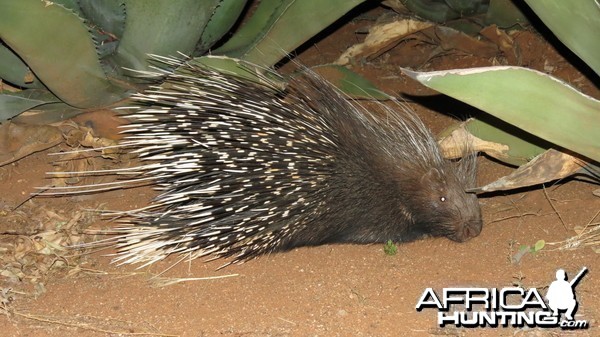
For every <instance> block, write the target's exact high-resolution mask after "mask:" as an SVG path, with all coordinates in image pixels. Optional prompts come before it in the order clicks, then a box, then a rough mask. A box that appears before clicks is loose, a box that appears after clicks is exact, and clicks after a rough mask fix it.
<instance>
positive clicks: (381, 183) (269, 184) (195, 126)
mask: <svg viewBox="0 0 600 337" xmlns="http://www.w3.org/2000/svg"><path fill="white" fill-rule="evenodd" d="M165 60H166V62H171V63H175V62H176V60H170V59H163V61H165ZM165 75H166V78H165V82H164V84H163V85H162V86H160V87H155V88H152V89H150V90H147V91H146V92H145V93H143V94H138V95H135V99H136V100H137V102H139V104H140V105H139V106H138V107H137V108H136V109H137V110H136V111H134V112H133V113H132V115H131V116H130V117H131V118H132V119H133V123H132V124H130V125H128V126H126V128H127V130H126V133H127V134H128V135H127V136H126V138H125V140H124V141H123V142H122V144H123V146H125V147H128V148H131V149H132V151H133V152H135V153H138V155H139V157H140V158H141V159H142V161H143V165H141V166H139V167H137V168H135V170H136V173H137V174H139V175H140V177H137V178H136V179H138V178H139V179H151V180H153V181H154V182H155V183H156V185H157V186H158V188H159V189H160V190H161V191H162V193H161V194H160V195H158V196H157V197H156V198H155V199H154V200H153V202H152V204H151V205H149V206H148V207H145V208H142V209H138V210H133V211H129V212H126V214H127V215H128V218H129V221H130V224H128V225H125V226H124V227H120V228H118V229H117V231H118V232H120V233H121V235H120V236H118V238H117V239H116V240H117V241H118V242H117V247H118V249H119V254H120V256H118V257H117V258H116V260H117V261H121V262H123V263H136V262H143V263H152V262H154V261H157V260H160V259H162V258H164V257H166V256H167V255H169V254H171V253H186V254H188V253H189V254H190V255H191V257H198V256H205V255H212V256H214V257H228V256H234V260H233V261H232V262H237V261H241V260H243V259H246V258H249V257H252V256H255V255H258V254H261V253H265V252H272V251H278V250H286V249H289V248H292V247H297V246H303V245H319V244H325V243H334V242H350V243H374V242H385V241H387V240H393V241H395V242H406V241H411V240H415V239H418V238H421V237H424V236H428V235H430V236H444V237H447V238H449V239H451V240H454V241H458V242H461V241H465V240H467V239H469V238H471V237H474V236H477V235H478V234H479V232H480V230H481V226H482V221H481V213H480V208H479V204H478V201H477V198H476V196H475V195H473V194H467V193H465V189H466V188H467V187H473V186H474V184H475V181H474V179H475V171H474V169H475V167H474V159H469V160H462V161H461V162H459V163H458V164H457V163H452V162H450V161H447V160H445V159H443V158H442V156H441V155H440V150H439V148H438V146H437V143H436V141H435V140H434V138H433V136H432V135H431V133H430V132H429V130H428V129H427V128H426V127H425V126H424V125H423V123H422V122H421V121H420V120H419V119H418V118H417V117H416V116H414V115H413V114H412V113H410V112H409V111H407V110H406V109H405V108H401V110H402V111H393V110H391V109H389V108H386V107H385V106H384V105H383V104H381V103H380V104H378V107H379V110H381V111H380V112H381V113H382V115H381V116H377V114H376V113H372V112H369V111H366V110H365V109H363V108H360V107H357V106H354V105H353V104H351V103H350V102H348V100H347V99H346V98H345V97H344V96H343V95H342V94H340V93H339V92H338V91H337V89H334V87H333V86H332V85H330V84H329V83H327V82H326V81H325V80H324V79H322V78H321V77H319V76H318V75H316V74H314V73H312V72H310V71H306V72H305V75H304V76H301V77H298V78H296V79H294V80H292V81H291V82H290V83H289V85H288V86H287V87H286V88H285V89H277V87H276V85H275V84H274V83H273V82H268V81H265V82H264V83H263V82H260V83H259V81H251V80H247V79H243V78H240V77H237V76H233V75H226V74H223V73H219V72H216V71H213V70H210V69H208V68H206V67H204V66H200V65H198V64H192V63H189V62H184V63H183V64H182V65H181V66H180V67H179V68H178V69H177V70H176V71H174V72H167V73H166V74H165ZM263 80H265V79H263ZM397 106H398V107H400V105H399V104H398V105H397Z"/></svg>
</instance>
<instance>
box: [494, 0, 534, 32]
mask: <svg viewBox="0 0 600 337" xmlns="http://www.w3.org/2000/svg"><path fill="white" fill-rule="evenodd" d="M485 23H486V24H488V25H491V24H495V25H497V26H498V27H500V28H505V29H506V28H511V27H513V26H515V25H517V24H520V25H525V24H528V23H529V20H527V17H526V16H525V14H523V12H521V10H520V9H519V6H517V5H516V4H515V2H514V1H512V0H490V7H489V8H488V11H487V12H486V14H485Z"/></svg>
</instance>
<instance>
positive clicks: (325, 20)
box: [0, 0, 364, 124]
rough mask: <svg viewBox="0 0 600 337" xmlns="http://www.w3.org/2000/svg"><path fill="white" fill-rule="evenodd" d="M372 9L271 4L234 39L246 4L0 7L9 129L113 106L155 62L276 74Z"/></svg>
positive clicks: (267, 0) (58, 2) (116, 1)
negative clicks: (353, 14)
mask: <svg viewBox="0 0 600 337" xmlns="http://www.w3.org/2000/svg"><path fill="white" fill-rule="evenodd" d="M363 1H364V0H332V1H326V2H323V1H317V0H302V1H298V0H263V1H261V2H260V3H259V5H258V6H257V8H255V9H254V10H253V15H252V16H251V17H250V18H248V19H247V20H246V22H245V23H244V24H243V25H242V26H241V28H240V29H238V30H236V31H235V34H233V35H232V36H228V35H227V34H228V33H229V32H230V30H231V28H232V27H233V26H234V24H235V23H236V22H237V21H238V20H239V18H240V15H241V13H242V12H243V10H244V8H245V7H246V6H247V4H246V2H247V1H246V0H203V1H197V0H181V1H177V2H172V1H166V0H144V1H138V0H107V1H93V0H55V1H40V0H19V1H12V0H0V79H1V80H2V81H3V82H5V83H8V84H10V87H11V88H17V89H18V90H11V91H2V92H1V93H0V121H3V120H7V119H11V118H14V117H15V116H17V115H19V114H21V113H22V112H24V111H29V113H28V114H27V116H20V119H22V120H25V119H28V120H29V121H33V122H35V123H37V124H47V123H49V122H52V121H56V120H60V119H64V118H67V117H70V116H73V115H76V114H78V113H81V112H82V111H85V110H93V109H98V108H102V107H109V106H112V105H114V104H115V103H117V102H119V101H121V100H123V99H126V98H127V97H128V96H129V95H130V93H131V92H133V91H137V90H140V89H141V88H143V87H144V85H146V84H147V83H145V82H144V81H142V80H140V79H139V77H137V76H135V75H136V71H143V70H148V69H149V67H151V65H152V62H151V61H150V56H149V55H151V54H156V55H163V56H175V55H177V54H183V55H186V56H192V57H198V56H201V55H204V54H206V53H207V52H208V51H209V50H212V52H211V54H213V55H215V54H216V55H226V56H231V57H236V58H240V59H243V60H247V61H250V62H253V63H256V64H258V65H261V66H266V67H268V66H272V65H273V64H275V63H276V62H277V61H279V60H280V59H281V58H282V57H284V56H285V55H287V53H289V52H291V51H292V50H294V49H295V48H297V47H298V46H299V45H300V44H302V43H303V42H305V41H306V40H308V39H309V38H311V37H312V36H313V35H315V34H316V33H317V32H319V31H321V30H322V29H323V28H325V27H326V26H328V25H330V24H331V23H332V22H334V21H335V20H337V19H338V18H339V17H341V16H342V15H343V14H345V13H346V12H348V11H349V10H350V9H352V8H353V7H355V6H356V5H358V4H359V3H361V2H363ZM307 13H309V14H310V15H308V14H307ZM315 13H316V14H315ZM215 46H218V47H217V48H215Z"/></svg>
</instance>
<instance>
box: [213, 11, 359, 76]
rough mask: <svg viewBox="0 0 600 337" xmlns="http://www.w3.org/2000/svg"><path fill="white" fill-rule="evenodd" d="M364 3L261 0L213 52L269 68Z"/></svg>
mask: <svg viewBox="0 0 600 337" xmlns="http://www.w3.org/2000/svg"><path fill="white" fill-rule="evenodd" d="M363 1H364V0H329V1H321V0H263V1H261V2H260V4H259V5H258V7H257V9H256V11H255V12H254V14H253V15H252V17H251V18H250V19H248V21H247V22H246V23H245V24H244V25H243V26H242V27H241V28H240V29H239V30H238V31H237V32H236V33H235V34H234V36H232V37H231V38H230V39H229V40H228V41H227V42H226V43H225V44H224V45H223V46H221V47H219V48H217V49H216V50H215V53H218V54H224V55H227V56H230V57H234V58H240V59H243V60H246V61H249V62H252V63H256V64H260V65H263V66H272V65H274V64H275V63H277V61H279V60H281V59H282V58H283V57H285V56H286V55H287V54H288V53H289V52H291V51H292V50H294V49H296V48H298V47H299V46H300V45H301V44H302V43H304V42H306V41H307V40H308V39H310V38H311V37H313V36H314V35H315V34H317V33H318V32H320V31H321V30H323V29H324V28H325V27H327V26H329V25H330V24H332V23H333V22H334V21H335V20H337V19H339V18H340V17H341V16H342V15H344V14H345V13H347V12H348V11H350V10H351V9H352V8H354V7H355V6H356V5H358V4H360V3H362V2H363Z"/></svg>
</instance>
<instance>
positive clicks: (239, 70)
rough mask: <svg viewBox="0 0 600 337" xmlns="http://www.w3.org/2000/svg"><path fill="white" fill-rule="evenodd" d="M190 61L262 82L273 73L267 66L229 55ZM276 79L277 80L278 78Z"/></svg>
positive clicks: (198, 58) (202, 57) (204, 57)
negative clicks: (258, 65) (259, 66)
mask: <svg viewBox="0 0 600 337" xmlns="http://www.w3.org/2000/svg"><path fill="white" fill-rule="evenodd" d="M189 62H191V63H198V64H202V65H203V66H207V67H209V68H212V69H214V70H216V71H218V72H220V73H226V74H231V75H235V76H238V77H241V78H243V79H246V80H250V81H254V82H261V81H262V80H263V78H264V77H265V76H269V75H270V74H273V72H271V71H267V70H266V69H265V68H257V67H256V65H254V64H251V63H249V62H246V61H244V60H240V59H235V58H231V57H227V56H218V55H211V56H201V57H197V58H194V59H193V60H191V61H189ZM274 80H275V81H277V79H274ZM280 83H281V87H282V88H283V86H284V82H283V81H282V80H281V81H280Z"/></svg>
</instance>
